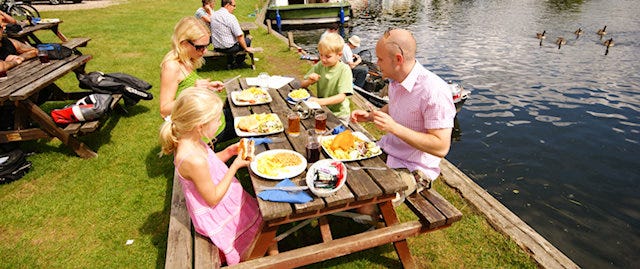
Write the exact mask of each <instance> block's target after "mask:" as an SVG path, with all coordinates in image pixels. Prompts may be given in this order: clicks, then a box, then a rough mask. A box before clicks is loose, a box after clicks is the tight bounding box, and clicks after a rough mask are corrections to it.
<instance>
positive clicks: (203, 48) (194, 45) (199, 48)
mask: <svg viewBox="0 0 640 269" xmlns="http://www.w3.org/2000/svg"><path fill="white" fill-rule="evenodd" d="M187 42H189V44H191V46H193V47H194V48H195V49H196V50H198V51H201V50H206V49H207V47H209V44H206V45H196V44H194V43H193V41H191V40H187Z"/></svg>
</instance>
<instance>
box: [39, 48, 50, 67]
mask: <svg viewBox="0 0 640 269" xmlns="http://www.w3.org/2000/svg"><path fill="white" fill-rule="evenodd" d="M38 59H40V63H42V64H47V63H49V54H47V51H46V50H41V49H39V50H38Z"/></svg>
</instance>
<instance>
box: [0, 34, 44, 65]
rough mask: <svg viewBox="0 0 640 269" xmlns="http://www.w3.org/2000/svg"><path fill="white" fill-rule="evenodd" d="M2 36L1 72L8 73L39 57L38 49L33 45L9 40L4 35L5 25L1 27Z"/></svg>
mask: <svg viewBox="0 0 640 269" xmlns="http://www.w3.org/2000/svg"><path fill="white" fill-rule="evenodd" d="M0 36H2V40H0V71H3V72H6V71H7V70H9V69H11V68H14V67H16V66H18V65H20V64H21V63H22V62H24V61H26V60H28V59H31V58H34V57H36V56H37V55H38V49H36V48H34V47H32V46H31V45H29V44H27V43H24V42H20V41H18V40H15V39H13V38H8V37H7V36H6V35H5V34H4V25H1V26H0Z"/></svg>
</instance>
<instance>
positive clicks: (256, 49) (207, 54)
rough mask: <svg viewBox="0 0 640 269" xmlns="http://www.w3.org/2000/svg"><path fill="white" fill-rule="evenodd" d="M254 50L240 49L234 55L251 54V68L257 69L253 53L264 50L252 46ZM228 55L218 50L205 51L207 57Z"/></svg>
mask: <svg viewBox="0 0 640 269" xmlns="http://www.w3.org/2000/svg"><path fill="white" fill-rule="evenodd" d="M252 49H253V52H251V53H248V52H246V51H244V50H242V51H238V52H236V53H235V54H234V55H236V56H239V55H247V54H249V58H251V69H253V70H256V62H255V58H254V57H253V53H255V52H263V51H264V50H263V49H262V48H261V47H252ZM223 56H224V57H226V56H227V54H226V53H222V52H218V51H215V50H207V51H206V52H205V53H204V57H205V58H219V57H223Z"/></svg>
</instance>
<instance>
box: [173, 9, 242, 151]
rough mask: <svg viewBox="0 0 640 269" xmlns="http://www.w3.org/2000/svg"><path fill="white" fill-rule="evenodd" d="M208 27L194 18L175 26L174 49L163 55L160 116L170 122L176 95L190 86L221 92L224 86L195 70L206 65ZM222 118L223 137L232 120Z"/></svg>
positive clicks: (229, 130) (223, 137)
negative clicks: (168, 119) (229, 121)
mask: <svg viewBox="0 0 640 269" xmlns="http://www.w3.org/2000/svg"><path fill="white" fill-rule="evenodd" d="M209 37H210V34H209V28H208V27H207V26H206V25H205V24H204V23H202V21H201V20H199V19H197V18H195V17H185V18H183V19H181V20H180V21H179V22H178V23H177V24H176V26H175V28H174V32H173V35H172V37H171V50H170V51H169V52H168V53H167V54H166V55H165V56H164V59H163V60H162V63H161V64H160V67H161V68H162V69H161V71H160V116H162V118H165V119H167V117H168V116H169V115H170V114H171V110H172V109H173V105H174V103H175V98H176V96H177V95H178V94H179V93H180V91H182V90H183V89H186V88H188V87H193V86H197V87H203V88H207V89H209V90H212V91H216V92H221V91H222V89H223V87H224V84H223V83H222V82H220V81H210V80H209V79H203V78H202V77H200V76H199V75H198V73H197V72H196V69H198V68H200V67H201V66H202V65H203V64H204V58H203V55H204V52H205V51H206V50H207V47H208V46H209ZM225 112H226V113H227V115H225V114H223V115H222V119H223V120H222V124H221V126H220V130H218V134H221V133H222V132H223V131H224V130H225V128H226V126H227V123H226V121H225V119H227V118H230V117H229V116H228V114H229V113H230V111H228V112H227V111H225ZM230 125H233V124H230ZM227 129H228V130H226V131H225V132H224V134H221V135H220V136H219V137H218V138H219V139H221V140H226V139H228V136H230V133H233V130H232V128H231V127H228V128H227Z"/></svg>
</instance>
